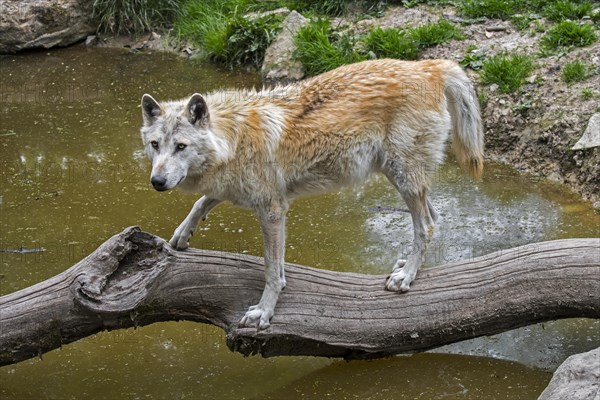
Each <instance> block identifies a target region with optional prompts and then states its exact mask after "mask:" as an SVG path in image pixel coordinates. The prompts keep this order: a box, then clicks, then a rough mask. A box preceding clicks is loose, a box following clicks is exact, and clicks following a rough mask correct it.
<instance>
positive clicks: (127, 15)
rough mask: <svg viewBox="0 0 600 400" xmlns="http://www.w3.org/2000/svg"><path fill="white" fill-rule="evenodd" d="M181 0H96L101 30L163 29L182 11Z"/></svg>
mask: <svg viewBox="0 0 600 400" xmlns="http://www.w3.org/2000/svg"><path fill="white" fill-rule="evenodd" d="M180 3H181V2H180V1H178V0H95V1H94V4H93V6H92V15H93V17H94V18H96V19H97V20H98V21H99V25H98V31H103V32H113V33H117V34H119V33H133V34H140V33H143V32H148V31H151V30H153V29H157V28H162V27H164V26H165V25H166V24H168V23H170V22H171V21H172V20H173V19H174V18H175V17H176V16H177V15H179V13H180V12H181V5H180Z"/></svg>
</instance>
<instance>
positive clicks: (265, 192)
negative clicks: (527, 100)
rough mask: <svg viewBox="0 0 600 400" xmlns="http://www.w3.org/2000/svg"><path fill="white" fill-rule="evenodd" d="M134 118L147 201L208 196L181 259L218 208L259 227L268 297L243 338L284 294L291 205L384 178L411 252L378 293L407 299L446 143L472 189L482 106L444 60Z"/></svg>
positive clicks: (247, 321)
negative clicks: (145, 165) (398, 202)
mask: <svg viewBox="0 0 600 400" xmlns="http://www.w3.org/2000/svg"><path fill="white" fill-rule="evenodd" d="M141 108H142V116H143V126H142V128H141V136H142V141H143V144H144V146H145V149H146V152H147V154H148V157H149V158H150V160H151V162H152V173H151V178H150V182H151V184H152V186H153V187H154V189H156V190H158V191H165V190H170V189H173V188H175V187H177V188H179V189H182V190H184V191H191V192H196V193H200V194H203V196H202V197H200V199H199V200H198V201H196V203H195V204H194V206H193V207H192V210H191V211H190V213H189V215H188V216H187V217H186V218H185V219H184V221H183V222H182V223H181V224H180V225H179V226H178V227H177V229H176V230H175V232H174V234H173V237H172V238H171V239H170V241H169V243H170V245H171V246H172V247H173V248H175V249H177V250H184V249H186V248H187V247H188V245H189V244H188V241H189V239H190V236H191V235H192V234H193V233H194V231H195V230H196V228H197V226H198V224H199V222H200V221H201V220H204V219H205V218H206V216H207V215H208V213H209V212H210V211H211V210H212V209H213V208H214V207H216V206H217V205H218V204H220V203H221V202H223V201H226V200H227V201H230V202H232V203H233V204H235V205H238V206H242V207H246V208H250V209H252V210H254V212H255V213H256V215H257V216H258V221H259V223H260V228H261V231H262V235H263V245H264V263H265V287H264V290H263V293H262V297H261V299H260V301H259V302H258V304H256V305H253V306H251V307H250V308H249V309H248V311H247V312H246V314H245V315H244V316H243V318H242V319H241V320H240V323H239V327H255V328H256V329H266V328H268V327H269V325H270V320H271V317H272V316H273V313H274V310H275V305H276V304H277V299H278V297H279V294H280V292H281V291H282V290H283V289H284V287H285V285H286V280H285V273H284V253H285V220H286V212H287V211H288V208H289V207H290V204H291V202H292V201H293V200H294V199H295V198H297V197H299V196H304V195H310V194H316V193H322V192H324V191H329V190H333V189H337V188H340V187H342V186H348V185H357V184H361V183H363V182H364V181H365V180H366V179H367V178H368V177H369V176H370V175H371V174H372V173H381V174H383V175H384V176H385V177H386V178H387V179H388V180H389V181H390V183H391V184H392V185H393V186H394V187H395V188H396V189H397V190H398V192H399V193H400V195H401V197H402V198H403V199H404V201H405V202H406V205H407V207H408V210H409V211H410V215H411V218H412V223H413V231H414V238H413V251H411V252H410V254H409V255H408V256H407V259H406V260H404V259H401V258H400V257H398V259H397V261H396V262H395V265H394V266H393V268H392V273H391V274H390V275H389V277H388V278H387V281H386V282H385V288H387V289H388V290H391V291H399V292H405V291H407V290H409V288H410V285H411V283H412V282H413V280H414V279H415V276H416V274H417V270H418V269H419V266H420V265H421V263H422V261H423V258H424V254H425V250H426V246H427V242H428V240H429V238H430V236H431V234H432V229H433V226H434V224H435V222H436V220H437V219H438V214H437V213H436V211H435V210H434V208H433V206H432V204H431V202H430V201H429V200H428V198H427V194H428V190H429V188H430V184H431V181H432V178H433V176H434V174H435V171H436V168H437V166H438V165H439V164H440V163H441V162H442V161H443V158H444V149H445V146H446V142H447V139H448V138H449V136H450V133H452V148H453V150H454V153H455V155H456V157H457V159H458V161H459V163H460V164H461V165H463V166H464V167H465V168H466V170H467V171H468V172H469V174H470V175H471V176H472V177H474V178H478V177H480V176H481V174H482V171H483V129H482V123H481V117H480V110H479V103H478V98H477V96H476V94H475V90H474V88H473V85H472V83H471V81H470V80H469V78H468V77H467V75H466V74H465V72H464V71H463V70H462V69H461V68H460V67H459V66H458V65H457V64H456V63H455V62H452V61H449V60H425V61H418V62H414V61H413V62H409V61H399V60H391V59H382V60H373V61H364V62H360V63H356V64H350V65H346V66H342V67H340V68H337V69H334V70H331V71H329V72H325V73H323V74H321V75H319V76H316V77H313V78H310V79H307V80H304V81H301V82H299V83H295V84H290V85H288V86H275V87H272V88H263V89H262V90H227V91H215V92H212V93H208V94H205V95H202V94H199V93H195V94H193V95H192V96H191V97H189V98H185V99H182V100H179V101H167V102H157V101H156V100H155V99H154V98H153V97H152V96H150V95H149V94H144V95H143V96H142V101H141ZM382 286H383V282H382Z"/></svg>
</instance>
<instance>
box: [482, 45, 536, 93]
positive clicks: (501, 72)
mask: <svg viewBox="0 0 600 400" xmlns="http://www.w3.org/2000/svg"><path fill="white" fill-rule="evenodd" d="M533 67H534V65H533V60H532V59H531V57H529V56H527V55H523V54H513V55H508V54H506V53H500V54H496V55H495V56H493V57H490V58H488V59H487V60H485V61H484V62H483V67H482V70H481V81H482V82H483V83H485V84H496V85H498V88H499V90H500V92H501V93H513V92H515V91H517V90H518V89H519V88H520V87H521V86H522V85H523V84H524V83H525V79H526V78H527V77H528V76H529V75H530V74H531V71H532V70H533Z"/></svg>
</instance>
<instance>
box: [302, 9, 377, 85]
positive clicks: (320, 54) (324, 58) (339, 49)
mask: <svg viewBox="0 0 600 400" xmlns="http://www.w3.org/2000/svg"><path fill="white" fill-rule="evenodd" d="M330 28H331V27H330V22H329V21H327V20H321V19H317V20H313V21H311V22H310V23H309V24H308V25H307V26H305V27H304V28H302V29H300V31H299V32H298V35H297V36H296V39H295V42H296V46H297V50H296V52H295V54H294V57H295V58H296V59H297V60H298V61H300V62H301V63H302V65H303V66H304V69H305V72H306V74H307V75H308V76H312V75H318V74H320V73H323V72H325V71H329V70H331V69H334V68H337V67H339V66H341V65H344V64H350V63H353V62H357V61H362V60H365V59H366V56H364V55H361V54H359V53H358V52H357V51H356V50H355V49H354V45H355V40H354V38H353V37H352V36H350V34H341V35H340V34H335V33H334V32H332V31H331V29H330Z"/></svg>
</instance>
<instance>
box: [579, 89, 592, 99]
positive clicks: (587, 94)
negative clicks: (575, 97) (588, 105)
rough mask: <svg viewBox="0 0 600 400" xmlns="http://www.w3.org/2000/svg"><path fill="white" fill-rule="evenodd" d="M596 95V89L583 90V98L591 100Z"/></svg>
mask: <svg viewBox="0 0 600 400" xmlns="http://www.w3.org/2000/svg"><path fill="white" fill-rule="evenodd" d="M593 97H594V91H593V90H592V89H590V88H585V89H583V90H582V91H581V99H582V100H589V99H591V98H593Z"/></svg>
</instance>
